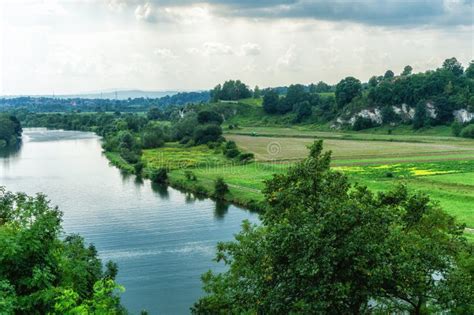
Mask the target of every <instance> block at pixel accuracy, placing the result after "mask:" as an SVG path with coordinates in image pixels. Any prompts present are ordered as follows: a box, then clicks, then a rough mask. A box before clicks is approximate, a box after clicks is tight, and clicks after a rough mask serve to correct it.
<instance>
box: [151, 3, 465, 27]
mask: <svg viewBox="0 0 474 315" xmlns="http://www.w3.org/2000/svg"><path fill="white" fill-rule="evenodd" d="M473 1H474V0H356V1H347V0H333V1H329V0H327V1H324V0H275V1H271V0H260V1H255V0H207V1H190V0H183V1H180V2H179V4H177V3H176V1H170V0H154V1H153V0H151V1H150V2H153V3H155V4H157V5H161V6H184V5H190V4H193V3H208V4H210V5H211V6H212V7H213V12H215V13H216V14H218V15H221V16H225V17H244V18H245V17H247V18H263V19H279V18H304V19H315V20H327V21H348V22H356V23H362V24H368V25H398V26H404V25H406V26H417V25H431V26H437V25H440V26H443V25H472V24H473V16H474V15H473V13H474V11H473Z"/></svg>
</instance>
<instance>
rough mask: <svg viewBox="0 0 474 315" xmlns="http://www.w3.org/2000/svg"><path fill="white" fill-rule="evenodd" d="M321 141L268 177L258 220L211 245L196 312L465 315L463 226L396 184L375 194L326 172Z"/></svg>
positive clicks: (470, 272)
mask: <svg viewBox="0 0 474 315" xmlns="http://www.w3.org/2000/svg"><path fill="white" fill-rule="evenodd" d="M329 164H330V153H322V142H316V143H315V144H314V145H313V146H312V147H311V152H310V155H309V157H308V158H307V159H306V160H305V161H303V162H301V163H299V164H297V165H296V166H294V167H293V168H291V169H290V170H289V171H288V174H286V175H275V176H274V178H273V179H272V180H270V181H268V182H267V187H266V189H265V196H266V200H267V203H268V205H269V206H268V209H267V210H266V211H265V212H264V213H263V214H262V225H260V226H256V225H251V224H250V223H248V222H246V223H244V225H243V228H242V231H241V232H240V233H239V234H238V235H237V236H236V240H235V241H234V242H228V243H221V244H219V246H218V254H217V260H220V261H224V262H225V263H226V264H227V265H229V270H228V271H227V272H224V273H220V274H213V273H211V272H209V273H207V274H205V275H204V276H203V282H204V290H205V291H206V292H207V295H206V296H205V297H203V298H201V299H200V300H199V301H198V302H197V303H196V304H195V305H194V306H193V308H192V311H193V312H194V313H196V314H215V313H221V314H229V313H232V314H241V313H244V314H245V313H247V314H254V313H265V314H287V313H304V314H328V313H331V314H359V313H373V312H376V313H377V312H380V313H390V312H410V313H413V314H422V313H430V312H441V311H447V312H451V313H459V314H462V313H464V314H469V313H473V312H474V259H473V258H472V257H473V248H472V247H471V246H469V245H468V244H467V243H466V241H465V239H464V238H463V237H462V231H463V226H461V225H459V224H457V223H456V222H455V220H454V219H453V218H452V217H451V216H449V215H447V214H446V213H444V212H443V211H442V210H441V209H440V208H439V207H438V206H437V204H436V203H434V202H431V201H430V199H429V198H428V197H427V196H425V195H421V194H414V195H413V194H410V193H408V191H407V189H406V188H405V187H403V186H400V187H398V188H397V189H395V190H393V191H391V192H388V193H379V194H374V193H372V192H371V191H369V190H367V189H366V188H365V187H360V186H355V187H351V185H350V184H349V183H348V180H347V178H346V177H345V176H344V175H343V174H342V173H339V172H335V171H332V170H330V168H329Z"/></svg>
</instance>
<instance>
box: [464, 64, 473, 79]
mask: <svg viewBox="0 0 474 315" xmlns="http://www.w3.org/2000/svg"><path fill="white" fill-rule="evenodd" d="M465 73H466V77H468V78H469V79H474V60H471V62H469V66H468V67H467V69H466V72H465Z"/></svg>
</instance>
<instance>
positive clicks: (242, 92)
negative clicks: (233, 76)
mask: <svg viewBox="0 0 474 315" xmlns="http://www.w3.org/2000/svg"><path fill="white" fill-rule="evenodd" d="M251 96H252V92H251V91H250V89H249V88H248V87H247V86H246V85H245V84H244V83H242V82H241V81H240V80H236V81H234V80H229V81H226V82H224V84H223V85H222V86H221V85H220V84H219V85H217V86H216V87H214V89H213V90H211V99H212V101H214V102H217V101H218V100H239V99H242V98H248V97H251Z"/></svg>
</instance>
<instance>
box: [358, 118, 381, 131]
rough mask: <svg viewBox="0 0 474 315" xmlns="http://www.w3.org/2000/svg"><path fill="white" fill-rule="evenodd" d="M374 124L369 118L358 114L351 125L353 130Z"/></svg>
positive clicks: (366, 127) (370, 126)
mask: <svg viewBox="0 0 474 315" xmlns="http://www.w3.org/2000/svg"><path fill="white" fill-rule="evenodd" d="M375 126H376V124H375V123H374V122H373V121H372V119H370V118H366V117H361V116H358V117H357V118H356V120H355V122H354V125H353V126H352V129H353V130H356V131H358V130H364V129H368V128H372V127H375Z"/></svg>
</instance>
